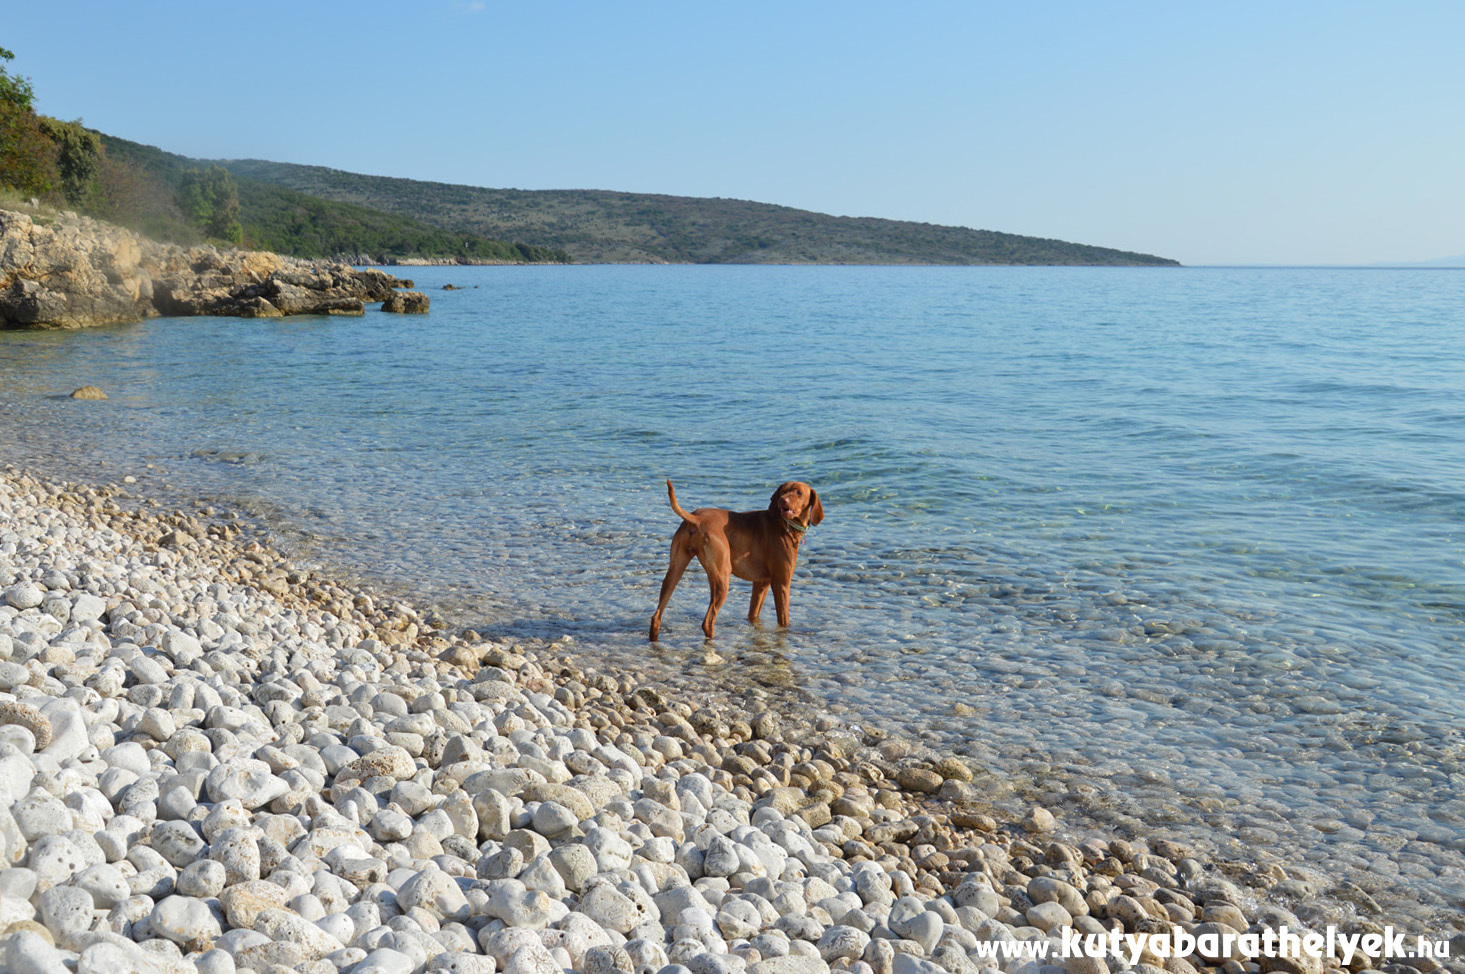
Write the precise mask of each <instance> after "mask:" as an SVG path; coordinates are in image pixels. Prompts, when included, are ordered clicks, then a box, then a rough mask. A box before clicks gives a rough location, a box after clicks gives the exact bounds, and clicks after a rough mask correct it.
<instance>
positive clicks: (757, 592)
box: [748, 582, 768, 623]
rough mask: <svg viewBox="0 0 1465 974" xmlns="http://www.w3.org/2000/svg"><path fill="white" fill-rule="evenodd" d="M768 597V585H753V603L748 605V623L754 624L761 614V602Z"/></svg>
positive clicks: (765, 583) (759, 583)
mask: <svg viewBox="0 0 1465 974" xmlns="http://www.w3.org/2000/svg"><path fill="white" fill-rule="evenodd" d="M767 597H768V583H767V582H754V583H753V601H752V602H750V603H749V604H748V621H749V622H753V623H756V622H757V621H758V616H759V615H760V614H761V613H762V612H763V600H764V599H765V598H767Z"/></svg>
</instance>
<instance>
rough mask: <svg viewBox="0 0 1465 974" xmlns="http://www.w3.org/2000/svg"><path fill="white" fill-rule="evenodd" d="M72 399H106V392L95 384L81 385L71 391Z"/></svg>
mask: <svg viewBox="0 0 1465 974" xmlns="http://www.w3.org/2000/svg"><path fill="white" fill-rule="evenodd" d="M71 398H72V399H106V398H107V394H106V393H105V392H103V391H102V390H100V389H98V388H97V387H96V386H82V387H81V388H80V389H77V390H74V391H73V392H72V393H71Z"/></svg>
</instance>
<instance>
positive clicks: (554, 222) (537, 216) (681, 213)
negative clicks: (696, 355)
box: [220, 159, 1176, 266]
mask: <svg viewBox="0 0 1465 974" xmlns="http://www.w3.org/2000/svg"><path fill="white" fill-rule="evenodd" d="M220 165H223V166H225V167H226V168H228V170H229V171H230V172H232V173H234V175H235V176H236V177H237V178H239V179H240V180H241V184H242V182H243V181H244V180H246V179H249V180H257V181H259V182H261V183H269V184H272V185H275V186H283V187H287V188H289V189H292V190H297V191H299V192H302V193H308V194H310V195H311V196H316V197H320V198H323V199H329V200H335V201H337V202H342V203H351V204H355V205H357V206H363V207H370V208H371V209H374V210H382V211H385V212H388V213H396V214H400V215H403V216H410V217H412V218H414V219H417V220H421V221H423V222H425V223H430V224H432V225H434V226H438V227H442V228H444V229H448V230H454V231H458V232H460V233H472V234H480V235H482V236H485V237H495V238H501V239H512V240H526V241H530V242H532V243H534V244H536V245H538V246H542V247H552V248H557V249H562V250H564V251H566V252H568V253H569V255H570V256H571V257H572V258H573V259H574V260H575V261H576V262H580V263H711V264H719V263H730V264H1066V265H1104V266H1116V265H1118V266H1124V265H1128V266H1135V265H1169V266H1176V262H1175V261H1173V260H1169V259H1166V258H1163V257H1154V256H1151V255H1149V254H1137V253H1130V252H1127V251H1122V250H1111V249H1109V248H1106V247H1089V246H1085V245H1083V244H1074V243H1066V242H1064V241H1062V240H1045V239H1040V238H1037V237H1023V236H1019V235H1017V234H1011V233H995V232H993V231H990V230H971V229H968V228H966V227H946V226H935V225H932V224H928V223H910V222H903V221H899V220H881V219H876V218H872V217H837V216H828V215H826V214H822V213H812V212H810V211H808V210H797V209H793V208H792V207H787V206H774V205H771V204H768V203H752V202H748V201H745V200H729V199H698V198H693V197H685V196H659V195H649V194H642V193H616V192H607V191H599V190H514V189H481V188H477V187H473V186H458V185H452V184H448V183H430V182H419V181H416V180H411V179H394V178H390V177H385V176H363V175H358V174H355V173H348V172H341V171H339V170H335V169H325V168H322V167H319V166H299V165H293V164H289V163H279V162H265V161H261V160H257V159H235V160H228V161H220Z"/></svg>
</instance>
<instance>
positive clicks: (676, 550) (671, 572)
mask: <svg viewBox="0 0 1465 974" xmlns="http://www.w3.org/2000/svg"><path fill="white" fill-rule="evenodd" d="M691 563H692V553H691V552H690V551H688V550H687V549H686V546H685V545H683V544H681V543H680V541H679V540H678V539H677V538H673V539H672V542H671V560H670V563H669V564H668V565H667V566H666V577H665V578H663V579H662V580H661V601H659V602H657V603H656V615H654V616H652V617H651V642H653V643H654V642H656V637H657V636H659V635H660V634H661V614H662V613H663V612H665V611H666V604H667V603H668V602H670V601H671V593H673V592H675V591H676V590H677V583H678V582H680V581H681V580H682V573H683V572H685V571H686V570H687V566H688V565H690V564H691Z"/></svg>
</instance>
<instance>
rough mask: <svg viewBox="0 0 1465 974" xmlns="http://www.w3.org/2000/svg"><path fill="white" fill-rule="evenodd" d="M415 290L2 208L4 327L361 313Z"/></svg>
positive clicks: (344, 271)
mask: <svg viewBox="0 0 1465 974" xmlns="http://www.w3.org/2000/svg"><path fill="white" fill-rule="evenodd" d="M411 286H412V282H411V281H404V280H399V279H398V278H395V277H392V276H391V275H390V274H386V273H384V272H382V271H378V270H356V269H354V268H352V267H349V266H347V265H346V264H338V263H333V262H330V261H324V260H301V259H298V258H294V257H282V256H280V255H279V254H271V253H266V252H263V251H244V250H219V249H217V248H215V247H209V246H199V247H180V246H177V245H175V244H163V243H158V242H156V241H153V240H148V239H147V238H145V237H140V236H138V235H137V234H135V233H132V232H131V231H129V230H124V229H122V228H121V227H116V226H112V225H111V224H107V223H102V222H101V221H98V220H92V219H88V218H86V217H82V216H77V215H76V214H75V213H71V212H66V213H63V214H61V215H60V216H57V217H54V218H52V217H40V216H37V217H32V216H30V215H28V214H25V213H21V212H17V211H12V210H0V328H88V327H91V326H94V325H111V324H119V323H122V322H129V321H139V320H141V319H143V318H151V317H156V316H158V315H171V316H185V315H228V316H236V317H244V318H274V317H279V316H282V315H301V314H346V315H359V314H362V313H363V311H364V310H365V305H367V304H370V303H376V302H380V301H386V300H387V299H389V298H392V297H393V296H394V295H395V294H396V288H399V287H411Z"/></svg>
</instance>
